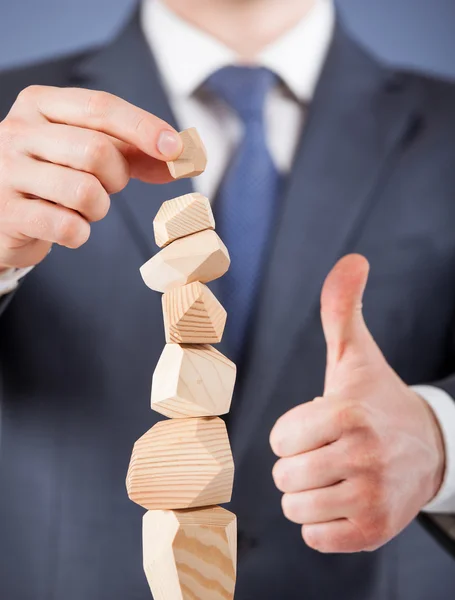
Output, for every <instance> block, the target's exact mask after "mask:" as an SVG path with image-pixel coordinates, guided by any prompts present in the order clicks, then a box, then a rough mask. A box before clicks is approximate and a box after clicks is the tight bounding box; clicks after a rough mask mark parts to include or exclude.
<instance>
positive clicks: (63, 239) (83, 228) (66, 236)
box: [55, 214, 90, 248]
mask: <svg viewBox="0 0 455 600" xmlns="http://www.w3.org/2000/svg"><path fill="white" fill-rule="evenodd" d="M55 234H56V235H55V237H56V241H57V243H58V244H61V245H63V246H68V247H69V248H79V247H80V246H82V244H85V242H86V241H87V240H88V238H89V235H90V227H89V225H88V223H86V221H84V220H83V219H82V218H81V217H78V216H77V215H71V214H66V215H65V216H63V217H62V218H61V219H60V221H59V223H58V224H57V227H56V232H55Z"/></svg>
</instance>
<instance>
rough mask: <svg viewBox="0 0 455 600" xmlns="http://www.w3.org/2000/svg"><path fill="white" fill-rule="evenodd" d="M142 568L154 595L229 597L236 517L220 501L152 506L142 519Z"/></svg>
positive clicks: (164, 599)
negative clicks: (209, 504)
mask: <svg viewBox="0 0 455 600" xmlns="http://www.w3.org/2000/svg"><path fill="white" fill-rule="evenodd" d="M143 549H144V570H145V574H146V576H147V580H148V582H149V585H150V589H151V590H152V594H153V598H154V600H232V599H233V598H234V589H235V579H236V571H237V519H236V516H235V515H234V514H233V513H231V512H229V511H228V510H225V509H224V508H221V507H219V506H215V507H211V508H201V509H197V508H196V509H189V510H153V511H149V512H148V513H146V514H145V515H144V521H143Z"/></svg>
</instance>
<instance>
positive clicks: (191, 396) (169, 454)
mask: <svg viewBox="0 0 455 600" xmlns="http://www.w3.org/2000/svg"><path fill="white" fill-rule="evenodd" d="M180 135H181V137H182V141H183V146H184V151H183V153H182V154H181V156H180V157H179V159H178V160H177V161H174V162H173V163H168V166H169V170H170V172H171V174H172V176H173V177H174V178H180V177H192V176H194V175H198V174H200V173H201V172H202V171H203V170H204V169H205V165H206V155H205V150H204V147H203V145H202V142H201V140H200V138H199V136H198V134H197V132H196V130H195V129H190V130H187V131H185V132H182V133H181V134H180ZM214 228H215V222H214V219H213V214H212V210H211V207H210V203H209V201H208V200H207V198H205V197H204V196H202V195H201V194H196V193H194V194H187V195H185V196H181V197H179V198H174V199H173V200H169V201H167V202H164V204H163V205H162V207H161V208H160V210H159V212H158V214H157V215H156V218H155V221H154V232H155V240H156V243H157V244H158V246H160V247H161V248H162V250H161V251H160V252H159V253H158V254H156V255H155V256H154V257H153V258H151V259H150V260H149V261H148V262H147V263H145V265H143V267H142V268H141V275H142V278H143V280H144V282H145V283H146V285H147V286H148V287H150V288H151V289H153V290H156V291H159V292H163V298H162V301H163V315H164V328H165V335H166V345H165V348H164V350H163V353H162V355H161V357H160V359H159V361H158V365H157V367H156V370H155V373H154V375H153V382H152V409H153V410H155V411H157V412H159V413H161V414H163V415H165V416H166V417H170V420H164V421H160V422H159V423H157V424H156V425H155V426H154V427H152V428H151V429H150V430H149V431H148V432H147V433H146V434H145V435H143V436H142V437H141V438H140V439H139V440H138V441H137V442H136V444H135V446H134V449H133V455H132V457H131V462H130V466H129V470H128V476H127V490H128V495H129V497H130V499H131V500H133V501H134V502H136V503H137V504H140V505H141V506H142V507H144V508H145V509H147V510H148V512H147V513H146V514H145V516H144V520H143V552H144V569H145V573H146V576H147V579H148V582H149V585H150V588H151V590H152V594H153V597H154V599H155V600H229V599H232V598H233V597H234V588H235V579H236V554H237V521H236V517H235V515H234V514H232V513H231V512H229V511H227V510H225V509H224V508H221V507H220V506H216V505H217V504H223V503H226V502H229V501H230V499H231V495H232V485H233V478H234V463H233V460H232V453H231V449H230V445H229V440H228V436H227V431H226V426H225V424H224V421H223V420H222V419H220V418H219V416H220V415H223V414H226V413H227V412H229V408H230V404H231V400H232V394H233V390H234V384H235V377H236V367H235V365H234V363H232V362H231V361H230V360H229V359H228V358H227V357H225V356H223V354H221V353H220V352H218V350H216V349H215V348H214V347H213V346H212V345H210V344H214V343H217V342H220V341H221V338H222V335H223V330H224V326H225V322H226V311H225V310H224V308H223V307H222V306H221V304H220V303H219V302H218V300H217V299H216V297H215V296H214V295H213V293H212V292H211V291H210V290H209V288H208V287H207V286H206V285H205V284H206V283H208V282H209V281H213V280H214V279H217V278H218V277H221V276H222V275H223V274H224V273H225V272H226V271H227V269H228V268H229V264H230V259H229V253H228V251H227V249H226V247H225V245H224V244H223V242H222V241H221V239H220V238H219V237H218V235H217V234H216V233H215V231H214Z"/></svg>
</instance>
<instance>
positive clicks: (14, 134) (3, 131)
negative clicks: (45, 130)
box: [0, 116, 24, 162]
mask: <svg viewBox="0 0 455 600" xmlns="http://www.w3.org/2000/svg"><path fill="white" fill-rule="evenodd" d="M23 132H24V123H23V122H22V121H21V120H20V119H17V118H14V117H11V116H9V117H7V118H6V119H5V120H4V121H2V122H1V123H0V160H1V161H2V162H3V161H5V160H7V156H8V155H9V154H10V153H11V150H12V149H13V148H14V147H15V145H16V142H17V139H18V138H19V137H20V136H21V135H22V134H23Z"/></svg>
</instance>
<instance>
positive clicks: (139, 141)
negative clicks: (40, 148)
mask: <svg viewBox="0 0 455 600" xmlns="http://www.w3.org/2000/svg"><path fill="white" fill-rule="evenodd" d="M30 106H31V107H34V108H36V110H37V111H38V112H39V113H41V114H42V115H43V116H44V117H45V118H46V119H47V120H48V121H51V122H53V123H61V124H66V125H72V126H75V127H84V128H86V129H93V130H96V131H100V132H102V133H106V134H108V135H111V136H113V137H115V138H117V139H119V140H122V141H123V142H126V143H127V144H131V145H133V146H135V147H136V148H138V149H139V150H142V152H144V153H145V154H148V155H149V156H152V157H153V158H156V159H158V160H162V161H169V160H174V159H176V158H178V156H180V154H181V153H182V150H183V146H182V141H181V139H180V136H179V134H178V133H177V131H175V129H174V128H173V127H171V126H170V125H169V124H168V123H166V122H165V121H163V120H162V119H159V118H158V117H156V116H155V115H152V114H151V113H149V112H147V111H146V110H143V109H142V108H138V107H137V106H134V104H131V103H130V102H127V101H126V100H123V99H122V98H118V97H117V96H114V95H113V94H109V93H108V92H101V91H93V90H85V89H80V88H58V87H51V86H31V87H29V88H26V89H25V90H24V91H23V92H21V94H20V95H19V98H18V101H17V102H16V105H15V107H13V110H15V111H16V112H24V111H28V110H29V109H30Z"/></svg>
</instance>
